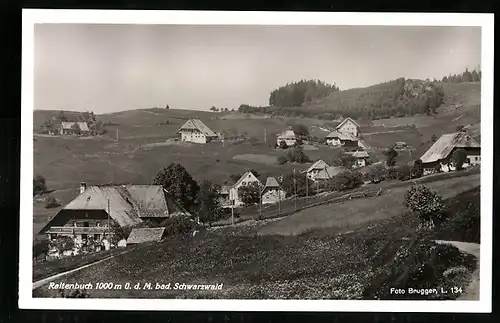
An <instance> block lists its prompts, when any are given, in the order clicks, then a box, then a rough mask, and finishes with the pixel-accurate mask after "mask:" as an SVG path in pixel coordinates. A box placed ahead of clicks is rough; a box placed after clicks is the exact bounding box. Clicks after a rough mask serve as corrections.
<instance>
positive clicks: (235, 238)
mask: <svg viewBox="0 0 500 323" xmlns="http://www.w3.org/2000/svg"><path fill="white" fill-rule="evenodd" d="M476 193H477V190H476V191H474V190H473V191H470V192H466V193H464V194H462V195H460V196H459V197H457V198H452V199H450V200H449V201H448V205H451V210H453V211H457V213H460V214H465V213H467V210H470V209H471V208H468V207H467V205H466V204H465V203H464V201H469V202H470V203H472V204H474V203H477V200H478V195H477V194H476ZM459 223H462V222H461V221H455V219H454V217H452V218H451V219H450V220H449V221H448V222H446V223H444V224H443V226H446V227H458V226H460V224H459ZM417 225H418V221H417V220H416V218H415V217H414V216H411V215H409V214H407V213H403V214H400V215H398V216H394V217H392V218H390V219H386V220H382V221H376V222H375V223H374V224H373V225H371V226H370V227H369V228H367V227H366V226H361V227H359V228H358V229H355V230H354V231H353V232H351V233H346V234H343V235H340V236H339V235H337V232H335V231H332V230H330V229H321V230H319V231H314V232H308V233H307V234H303V235H299V236H275V235H274V236H273V235H271V236H253V235H244V234H243V235H238V234H237V235H234V234H231V232H233V233H234V231H233V230H231V229H227V230H217V231H213V232H202V233H201V234H200V235H198V236H197V237H196V238H191V237H188V236H186V237H172V238H171V239H168V240H167V241H165V242H163V243H161V244H157V245H154V246H152V247H148V248H145V249H141V250H140V251H132V252H130V253H129V254H126V255H122V256H118V257H116V258H114V259H112V260H110V261H107V262H104V263H101V264H97V265H95V266H94V267H91V268H90V269H84V270H82V271H79V272H77V273H75V274H72V275H70V276H67V277H66V278H64V279H62V280H60V281H59V282H66V283H73V282H94V283H95V282H98V281H106V282H113V283H114V284H125V283H127V282H129V283H131V284H132V286H133V285H135V284H136V283H139V284H140V285H141V286H143V284H144V283H152V284H153V289H152V290H149V289H145V290H144V289H140V290H135V289H131V290H95V289H94V290H91V291H89V294H90V296H91V297H96V298H114V297H121V298H123V297H126V298H129V297H130V298H281V299H290V298H292V299H293V298H300V299H308V298H311V299H318V298H322V299H325V298H329V299H373V298H394V296H390V295H389V292H388V290H389V288H390V287H401V288H405V287H408V286H413V287H419V288H425V287H428V288H438V289H440V287H444V288H449V287H451V286H456V287H462V288H463V289H465V286H466V285H467V282H468V277H469V276H470V273H471V272H472V271H473V270H474V264H475V261H474V259H472V258H471V257H468V256H464V255H462V254H460V253H459V252H458V251H457V249H456V248H454V247H450V246H445V245H437V246H436V245H434V244H433V243H431V242H429V241H428V240H427V239H426V235H427V234H424V235H423V236H422V235H417V234H415V228H416V226H417ZM403 237H406V238H410V239H409V240H403V239H401V238H403ZM442 237H443V236H442V235H440V234H439V228H438V232H437V234H436V235H435V237H434V238H437V239H440V238H442ZM398 255H400V256H398ZM459 266H465V268H466V269H465V272H464V273H463V274H460V275H457V276H446V275H443V272H444V271H445V270H447V269H449V268H452V267H459ZM462 269H463V268H462ZM176 282H178V283H186V284H198V283H200V284H203V283H205V284H214V283H223V284H224V286H223V289H222V290H221V291H192V290H191V291H175V290H155V289H154V288H155V287H154V286H155V284H156V283H162V284H168V283H171V284H172V285H173V284H174V283H176ZM456 296H457V295H452V294H447V295H443V294H439V295H431V296H427V297H419V296H418V295H417V296H414V298H424V299H425V298H433V297H435V298H438V299H443V298H454V297H456ZM34 297H58V293H57V291H53V290H48V289H47V288H46V286H45V287H41V288H38V289H36V290H35V291H34Z"/></svg>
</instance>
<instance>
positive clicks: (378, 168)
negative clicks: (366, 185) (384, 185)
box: [365, 164, 388, 184]
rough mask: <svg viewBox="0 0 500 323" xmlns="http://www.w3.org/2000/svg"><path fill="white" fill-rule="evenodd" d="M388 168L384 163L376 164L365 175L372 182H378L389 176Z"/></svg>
mask: <svg viewBox="0 0 500 323" xmlns="http://www.w3.org/2000/svg"><path fill="white" fill-rule="evenodd" d="M387 176H388V174H387V169H386V168H385V167H384V166H382V165H380V164H379V165H374V166H373V167H372V168H371V169H370V170H369V171H368V172H367V173H366V175H365V178H366V179H367V180H369V181H370V182H371V183H374V184H377V183H380V182H382V181H383V180H385V179H386V178H387Z"/></svg>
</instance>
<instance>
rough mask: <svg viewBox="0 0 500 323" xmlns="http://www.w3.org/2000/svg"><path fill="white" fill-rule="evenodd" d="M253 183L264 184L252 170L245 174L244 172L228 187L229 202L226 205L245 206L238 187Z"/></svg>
mask: <svg viewBox="0 0 500 323" xmlns="http://www.w3.org/2000/svg"><path fill="white" fill-rule="evenodd" d="M252 183H258V184H259V185H262V183H261V182H260V181H259V179H258V178H257V177H255V175H254V174H253V173H252V172H250V171H248V172H246V173H245V174H243V176H241V177H240V179H239V180H238V181H237V182H236V183H234V184H233V185H231V186H230V187H229V188H226V190H227V191H229V194H227V198H229V204H228V206H226V207H231V206H234V207H241V206H243V205H244V203H243V202H242V201H241V199H240V196H239V195H238V189H239V188H240V187H242V186H246V185H250V184H252ZM226 205H227V204H226Z"/></svg>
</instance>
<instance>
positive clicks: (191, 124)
mask: <svg viewBox="0 0 500 323" xmlns="http://www.w3.org/2000/svg"><path fill="white" fill-rule="evenodd" d="M188 129H189V130H198V131H200V132H201V133H203V134H204V135H205V136H207V137H217V134H216V133H215V132H213V131H212V130H211V129H210V128H209V127H207V125H206V124H204V123H203V122H202V121H201V120H199V119H189V120H188V121H186V123H184V124H183V125H182V127H181V128H180V129H179V130H177V132H179V131H181V130H188Z"/></svg>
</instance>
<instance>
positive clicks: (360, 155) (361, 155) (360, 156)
mask: <svg viewBox="0 0 500 323" xmlns="http://www.w3.org/2000/svg"><path fill="white" fill-rule="evenodd" d="M352 157H354V158H355V159H356V162H355V163H354V165H353V166H352V167H353V168H360V167H365V166H366V164H367V162H366V161H367V159H368V158H369V157H370V156H369V155H368V153H367V152H366V151H356V152H354V153H353V154H352Z"/></svg>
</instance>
